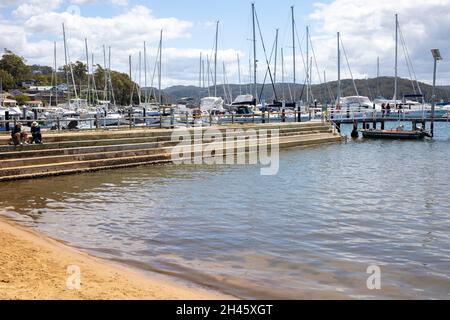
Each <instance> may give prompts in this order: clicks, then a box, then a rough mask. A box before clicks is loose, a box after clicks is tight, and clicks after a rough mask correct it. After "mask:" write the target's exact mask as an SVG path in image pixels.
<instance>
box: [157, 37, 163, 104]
mask: <svg viewBox="0 0 450 320" xmlns="http://www.w3.org/2000/svg"><path fill="white" fill-rule="evenodd" d="M162 39H163V31H162V30H161V35H160V37H159V67H158V90H159V105H160V106H161V104H162V93H161V71H162V41H163V40H162Z"/></svg>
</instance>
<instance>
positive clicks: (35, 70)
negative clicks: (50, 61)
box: [30, 64, 53, 75]
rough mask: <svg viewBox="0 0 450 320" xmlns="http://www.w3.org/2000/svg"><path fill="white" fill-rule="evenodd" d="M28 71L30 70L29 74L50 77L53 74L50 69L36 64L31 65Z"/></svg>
mask: <svg viewBox="0 0 450 320" xmlns="http://www.w3.org/2000/svg"><path fill="white" fill-rule="evenodd" d="M30 70H31V72H33V74H46V75H51V74H52V73H53V68H52V67H49V66H40V65H37V64H33V65H32V66H30Z"/></svg>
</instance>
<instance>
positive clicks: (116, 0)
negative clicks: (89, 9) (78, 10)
mask: <svg viewBox="0 0 450 320" xmlns="http://www.w3.org/2000/svg"><path fill="white" fill-rule="evenodd" d="M100 1H104V2H110V3H111V4H113V5H117V6H127V5H128V0H71V1H70V2H71V3H72V4H76V5H83V4H92V3H96V2H100Z"/></svg>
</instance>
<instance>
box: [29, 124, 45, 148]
mask: <svg viewBox="0 0 450 320" xmlns="http://www.w3.org/2000/svg"><path fill="white" fill-rule="evenodd" d="M31 135H32V137H31V143H36V144H41V143H42V134H41V127H40V126H39V124H38V123H37V122H33V123H32V124H31Z"/></svg>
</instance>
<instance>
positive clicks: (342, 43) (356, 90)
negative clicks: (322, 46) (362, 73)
mask: <svg viewBox="0 0 450 320" xmlns="http://www.w3.org/2000/svg"><path fill="white" fill-rule="evenodd" d="M341 45H342V51H343V52H344V57H345V61H347V67H348V71H349V72H350V77H351V78H352V82H353V87H354V89H355V92H356V95H357V96H359V92H358V88H357V87H356V83H355V79H354V78H353V73H352V69H351V68H350V63H349V62H348V56H347V52H346V51H345V47H344V42H343V41H342V37H341Z"/></svg>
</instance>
